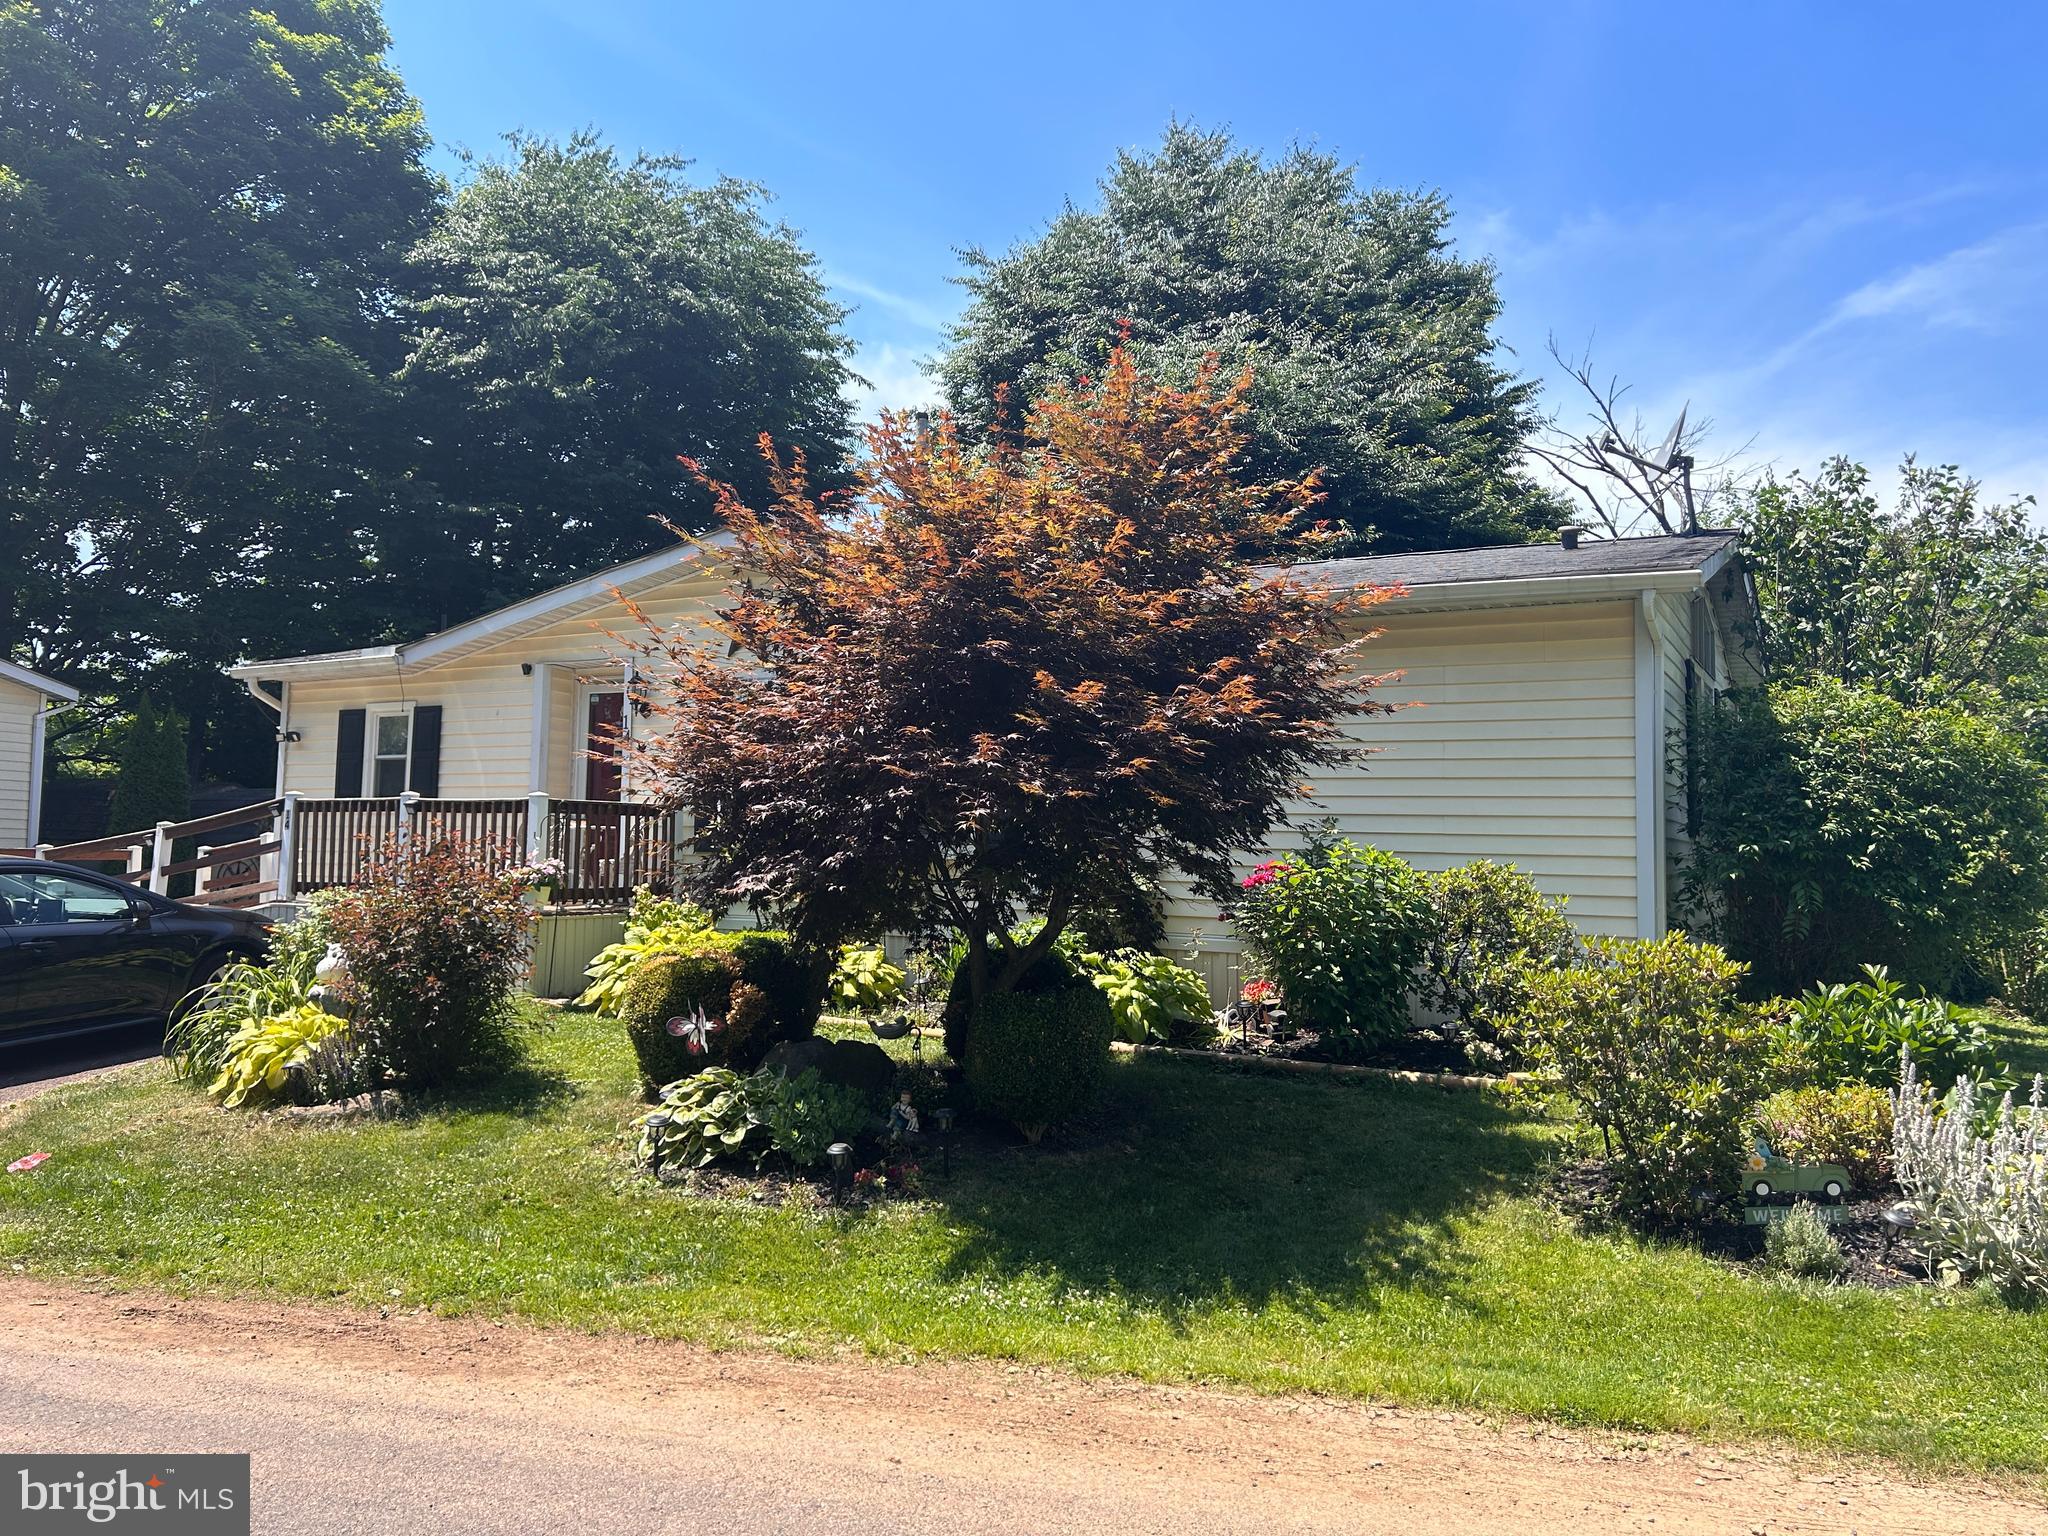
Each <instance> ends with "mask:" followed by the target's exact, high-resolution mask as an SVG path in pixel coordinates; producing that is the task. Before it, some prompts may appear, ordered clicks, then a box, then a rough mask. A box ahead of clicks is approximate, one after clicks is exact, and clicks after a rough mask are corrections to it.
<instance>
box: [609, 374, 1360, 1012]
mask: <svg viewBox="0 0 2048 1536" xmlns="http://www.w3.org/2000/svg"><path fill="white" fill-rule="evenodd" d="M1249 382H1250V380H1249V375H1247V376H1245V377H1243V378H1240V379H1238V380H1236V381H1235V382H1234V383H1229V384H1227V385H1226V384H1224V383H1222V382H1221V381H1219V380H1218V379H1217V377H1216V376H1215V370H1214V368H1213V366H1212V367H1211V368H1210V369H1208V370H1205V371H1204V372H1203V373H1202V375H1201V376H1200V377H1199V378H1198V379H1197V380H1196V382H1195V383H1194V384H1193V386H1192V387H1190V388H1187V389H1171V388H1166V387H1164V386H1160V385H1156V384H1153V383H1149V382H1147V381H1145V380H1143V379H1141V378H1140V377H1139V376H1138V374H1137V373H1136V371H1135V369H1134V368H1133V366H1132V364H1131V362H1130V360H1129V358H1128V357H1127V356H1125V354H1124V353H1123V351H1122V350H1120V349H1119V350H1118V351H1117V352H1115V353H1114V354H1113V355H1112V357H1111V359H1110V362H1109V365H1108V368H1107V370H1106V372H1105V374H1104V376H1103V377H1102V378H1101V379H1100V381H1099V382H1092V381H1088V380H1083V381H1081V384H1080V385H1079V386H1078V387H1076V388H1073V389H1069V390H1064V391H1056V392H1054V393H1053V394H1052V395H1050V396H1049V397H1048V398H1046V399H1045V400H1043V401H1042V402H1041V403H1040V404H1039V405H1038V406H1037V407H1035V408H1034V410H1033V411H1032V413H1031V416H1030V419H1029V421H1028V423H1027V424H1026V427H1027V430H1026V431H1025V432H1024V433H1022V434H1019V435H1017V437H1016V438H1015V439H1013V440H1005V441H998V442H997V443H996V444H995V445H994V446H992V447H987V448H979V449H977V448H973V447H970V446H969V445H968V444H966V443H963V442H962V441H961V440H960V438H959V437H958V436H957V435H956V433H955V431H954V429H953V426H952V423H951V422H950V420H948V419H946V418H941V419H940V420H939V421H937V422H936V423H932V424H929V425H927V424H925V423H922V422H918V421H914V420H912V419H911V418H909V417H907V416H898V415H885V416H884V417H883V419H882V422H881V424H880V425H878V426H876V427H874V428H871V429H870V430H869V432H868V457H867V459H866V460H865V462H864V463H863V465H862V466H861V468H860V470H859V473H858V476H857V483H856V484H855V486H854V487H853V489H852V491H851V492H850V493H847V494H846V495H845V496H843V497H820V496H817V495H814V494H813V492H812V491H811V490H810V488H809V487H808V486H807V484H806V480H805V474H804V465H803V463H802V461H801V459H800V458H792V459H789V460H784V459H782V458H780V457H779V456H778V455H777V454H776V453H775V451H774V449H773V447H772V445H771V444H769V443H768V442H767V441H766V440H765V439H764V440H763V443H762V451H763V453H764V454H765V455H766V456H767V457H768V459H769V461H770V464H771V467H772V469H773V473H774V486H775V491H776V494H775V498H774V500H773V501H772V503H771V504H769V505H767V506H765V507H760V508H755V507H750V506H746V505H744V504H742V503H741V502H740V501H739V499H738V498H737V497H736V496H735V495H734V494H733V493H732V491H731V490H730V489H729V488H727V487H724V486H718V485H713V486H712V489H713V491H714V492H715V493H716V494H717V496H718V499H719V505H720V511H721V513H722V515H723V518H724V522H725V526H726V527H727V528H728V529H730V530H731V532H732V533H733V535H734V536H735V538H736V542H737V548H736V550H735V551H734V560H735V565H736V569H737V572H738V574H739V575H740V576H742V577H743V578H744V579H743V580H742V581H741V582H740V584H738V585H736V586H735V587H733V588H732V589H731V592H730V595H729V601H728V602H727V604H726V605H725V606H723V607H722V608H721V610H720V612H719V616H718V619H717V622H716V624H715V625H714V628H715V630H716V632H717V634H716V639H715V640H713V641H707V640H706V638H705V636H704V635H703V634H702V632H701V630H699V631H697V632H695V633H692V632H689V631H686V630H675V631H669V632H663V631H660V630H659V629H653V630H652V633H651V638H649V639H647V640H645V641H644V642H642V643H641V649H642V655H643V659H642V661H641V663H640V667H639V676H640V679H641V681H640V684H639V688H640V695H641V702H642V703H644V704H645V705H646V707H647V709H648V711H649V712H650V713H651V714H652V715H653V716H655V717H656V719H657V721H658V722H659V725H658V728H657V730H656V731H655V732H654V733H653V734H652V735H651V737H649V739H647V740H645V741H644V742H643V743H642V744H641V745H640V746H638V747H637V748H636V749H635V751H636V755H637V765H636V768H635V777H636V781H637V782H639V783H640V784H642V785H643V786H646V787H647V788H649V789H650V790H651V791H652V793H653V794H654V796H655V797H656V798H657V799H660V800H663V801H665V802H667V803H670V804H685V805H689V806H692V807H695V808H696V810H697V813H698V819H697V822H696V827H697V831H696V835H695V852H696V853H697V855H698V856H699V857H698V859H697V860H696V861H695V862H694V867H693V868H692V870H691V872H690V874H689V876H688V879H689V881H690V883H691V884H692V886H693V887H694V890H693V894H694V895H695V896H696V897H697V898H698V899H700V900H702V901H704V902H707V903H710V904H713V905H715V906H724V905H727V904H729V903H735V902H738V903H745V904H750V905H754V906H756V907H760V908H765V909H766V910H768V911H769V912H771V913H773V914H774V915H775V916H776V917H777V918H778V919H779V920H780V921H781V922H783V923H784V924H785V925H786V926H787V927H788V928H790V929H791V930H792V932H793V934H794V936H795V937H796V938H797V939H798V940H799V941H800V942H803V943H805V944H808V945H815V946H819V947H820V948H824V947H829V946H833V945H837V944H839V943H841V942H843V941H846V940H849V939H852V938H856V937H864V936H871V935H874V934H877V933H880V932H883V931H888V930H895V931H912V932H916V931H931V930H934V929H940V928H954V929H957V930H958V931H959V932H961V933H962V934H964V935H965V936H966V943H967V962H966V964H967V974H968V977H969V987H970V993H969V996H970V997H971V999H972V1000H973V1001H975V1002H978V1001H979V1000H980V999H981V998H982V997H984V996H986V995H988V994H989V993H991V992H999V991H1002V990H1005V989H1007V988H1009V987H1011V986H1012V985H1014V984H1015V983H1016V982H1017V980H1018V979H1019V978H1020V977H1021V976H1022V975H1023V974H1024V972H1025V971H1026V970H1027V969H1028V968H1029V967H1030V965H1031V964H1032V962H1033V961H1034V960H1036V959H1037V958H1038V957H1039V956H1040V955H1042V954H1043V953H1044V952H1045V950H1046V949H1047V948H1049V947H1050V946H1051V944H1052V943H1053V941H1054V939H1055V938H1056V937H1057V936H1058V935H1059V934H1060V933H1061V932H1062V931H1063V930H1064V929H1065V928H1066V927H1067V926H1068V924H1069V923H1070V922H1071V921H1072V919H1073V917H1074V914H1075V913H1076V912H1077V911H1082V910H1087V909H1089V908H1091V907H1092V906H1094V905H1096V904H1098V903H1099V904H1105V905H1107V904H1113V903H1116V902H1118V901H1120V900H1127V899H1129V898H1130V897H1131V895H1132V893H1133V892H1134V891H1135V890H1138V889H1142V888H1149V887H1150V886H1151V885H1152V884H1153V883H1155V882H1156V881H1157V880H1158V879H1159V877H1160V876H1161V875H1162V874H1163V873H1164V872H1165V871H1167V870H1168V869H1178V870H1181V871H1183V872H1186V873H1187V874H1190V875H1192V876H1195V877H1196V878H1198V879H1201V880H1204V881H1206V882H1210V883H1216V884H1221V883H1223V882H1226V881H1227V880H1228V876H1229V869H1230V858H1231V855H1232V853H1233V852H1236V851H1239V850H1246V849H1252V848H1256V847H1259V846H1261V845H1262V843H1263V842H1264V840H1265V838H1266V836H1267V833H1268V832H1269V830H1270V829H1271V828H1272V826H1273V825H1274V824H1275V822H1276V821H1278V820H1279V819H1280V818H1281V816H1282V813H1283V806H1284V803H1285V801H1286V800H1287V799H1288V798H1289V797H1290V796H1291V795H1293V794H1295V793H1296V792H1297V791H1298V790H1299V789H1300V788H1301V779H1302V775H1303V773H1304V772H1305V770H1307V769H1309V768H1311V767H1313V766H1316V765H1319V764H1329V763H1332V762H1335V761H1337V760H1338V759H1339V758H1341V757H1343V756H1345V755H1346V754H1347V753H1348V752H1350V751H1351V750H1354V749H1353V748H1352V747H1351V746H1350V745H1349V743H1348V742H1347V741H1346V739H1345V737H1344V735H1343V733H1342V731H1341V728H1340V722H1341V720H1342V719H1343V717H1344V716H1346V715H1347V714H1353V713H1357V712H1360V711H1374V710H1381V709H1384V708H1385V707H1386V706H1385V705H1383V704H1380V703H1378V702H1376V701H1375V700H1374V699H1373V698H1372V688H1373V685H1374V684H1375V683H1376V682H1377V681H1379V679H1377V678H1373V677H1370V676H1366V675H1362V674H1361V673H1360V672H1359V670H1358V668H1357V665H1356V660H1355V658H1354V657H1353V656H1352V655H1351V654H1350V652H1351V650H1352V648H1353V647H1354V646H1356V645H1357V644H1359V643H1360V642H1361V641H1362V640H1364V639H1367V638H1370V635H1369V633H1368V632H1366V631H1365V629H1364V626H1362V625H1361V624H1359V623H1358V622H1357V619H1358V616H1359V614H1360V612H1361V610H1363V609H1364V608H1366V607H1368V606H1369V605H1370V604H1371V603H1372V602H1374V601H1376V600H1377V599H1378V598H1379V597H1380V596H1383V595H1384V594H1383V593H1380V592H1374V591H1368V592H1364V593H1357V592H1349V593H1344V592H1336V591H1332V590H1325V589H1321V588H1319V587H1317V586H1316V585H1315V584H1314V583H1312V582H1304V581H1301V580H1298V579H1290V577H1289V576H1288V574H1287V573H1286V572H1284V571H1261V570H1256V569H1254V568H1252V567H1251V566H1250V565H1249V564H1248V563H1247V562H1246V560H1245V557H1244V556H1243V554H1242V553H1241V552H1242V551H1243V550H1244V549H1246V548H1248V547H1255V546H1256V545H1258V544H1262V543H1269V542H1270V539H1271V537H1272V535H1273V534H1275V533H1276V532H1277V531H1278V530H1279V529H1280V528H1281V527H1283V526H1284V525H1286V524H1288V523H1289V522H1290V521H1291V520H1292V519H1293V518H1294V517H1295V516H1296V514H1298V512H1299V511H1300V509H1301V508H1302V507H1304V506H1306V505H1308V504H1309V503H1311V502H1313V500H1314V499H1315V496H1316V491H1315V487H1314V483H1313V478H1312V477H1311V479H1309V480H1305V481H1298V482H1291V483H1286V484H1274V485H1257V484H1251V483H1248V482H1247V479H1246V477H1245V476H1244V474H1243V472H1242V469H1241V458H1242V453H1243V450H1244V446H1245V434H1244V432H1243V430H1242V428H1241V426H1240V419H1241V417H1242V414H1243V411H1244V395H1245V390H1246V388H1247V386H1248V384H1249ZM1023 444H1028V445H1030V446H1028V447H1027V446H1021V445H1023ZM1034 914H1035V915H1038V916H1041V917H1043V918H1044V923H1043V925H1042V926H1041V927H1040V928H1039V929H1038V930H1037V933H1036V935H1035V936H1034V937H1032V938H1030V939H1029V940H1028V941H1020V940H1018V939H1016V938H1013V937H1012V931H1013V929H1014V928H1015V927H1016V925H1017V924H1018V923H1019V920H1020V919H1022V918H1024V917H1026V916H1027V915H1034Z"/></svg>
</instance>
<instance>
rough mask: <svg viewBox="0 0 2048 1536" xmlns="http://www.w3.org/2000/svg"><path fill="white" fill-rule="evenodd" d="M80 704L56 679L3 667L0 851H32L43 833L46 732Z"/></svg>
mask: <svg viewBox="0 0 2048 1536" xmlns="http://www.w3.org/2000/svg"><path fill="white" fill-rule="evenodd" d="M77 702H78V690H77V689H76V688H73V687H72V686H71V685H70V684H68V683H60V682H58V681H57V680H56V679H55V678H54V677H45V676H43V675H42V673H40V672H31V671H29V669H28V668H27V667H17V666H16V665H15V664H14V663H13V662H11V661H0V850H5V849H21V850H26V849H30V848H33V847H34V846H35V845H36V842H37V841H38V839H39V837H40V835H41V832H42V820H43V746H44V729H45V726H46V725H47V723H48V721H49V718H50V716H51V715H53V714H56V713H57V712H58V711H60V710H64V709H69V708H70V707H71V706H72V705H73V704H76V703H77Z"/></svg>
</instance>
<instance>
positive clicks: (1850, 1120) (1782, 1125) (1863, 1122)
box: [1756, 1083, 1892, 1195]
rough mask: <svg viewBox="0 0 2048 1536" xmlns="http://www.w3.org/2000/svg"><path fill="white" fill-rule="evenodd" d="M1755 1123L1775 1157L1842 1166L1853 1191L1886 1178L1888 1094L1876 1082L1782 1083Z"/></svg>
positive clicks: (1866, 1189)
mask: <svg viewBox="0 0 2048 1536" xmlns="http://www.w3.org/2000/svg"><path fill="white" fill-rule="evenodd" d="M1756 1128H1757V1131H1758V1133H1759V1134H1760V1135H1762V1136H1763V1138H1764V1139H1765V1140H1766V1141H1768V1142H1769V1143H1770V1144H1771V1150H1772V1151H1774V1152H1776V1153H1778V1154H1779V1155H1780V1156H1781V1157H1789V1158H1790V1159H1792V1161H1793V1162H1795V1163H1836V1164H1839V1165H1840V1166H1842V1167H1843V1168H1846V1169H1848V1170H1849V1177H1850V1178H1851V1179H1852V1180H1853V1181H1854V1182H1855V1185H1856V1189H1857V1191H1858V1192H1859V1193H1862V1194H1866V1195H1867V1194H1870V1193H1871V1192H1873V1191H1875V1190H1879V1189H1883V1188H1884V1187H1885V1186H1886V1185H1887V1184H1889V1183H1890V1182H1891V1179H1892V1096H1891V1095H1890V1094H1889V1093H1887V1092H1885V1090H1884V1089H1882V1088H1873V1087H1872V1086H1871V1085H1870V1084H1868V1083H1839V1084H1837V1085H1836V1086H1834V1087H1832V1088H1787V1089H1785V1090H1783V1091H1781V1092H1779V1093H1774V1094H1772V1095H1771V1097H1770V1098H1768V1099H1766V1100H1765V1101H1764V1104H1763V1107H1762V1108H1761V1109H1760V1110H1758V1111H1757V1117H1756Z"/></svg>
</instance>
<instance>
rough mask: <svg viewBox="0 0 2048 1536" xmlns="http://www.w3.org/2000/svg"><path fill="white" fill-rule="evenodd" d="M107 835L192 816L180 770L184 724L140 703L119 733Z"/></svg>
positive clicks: (187, 788)
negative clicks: (119, 743) (118, 752)
mask: <svg viewBox="0 0 2048 1536" xmlns="http://www.w3.org/2000/svg"><path fill="white" fill-rule="evenodd" d="M115 775H116V776H115V779H114V793H113V797H112V799H110V800H109V801H108V803H107V831H108V833H109V834H112V833H115V832H140V831H142V830H144V829H145V828H149V827H154V826H155V825H156V824H157V823H158V822H160V821H183V820H184V819H185V818H186V817H187V816H189V815H190V814H191V812H192V785H191V781H190V779H189V778H188V776H187V770H186V767H185V722H184V721H182V720H180V719H179V718H178V717H177V716H176V715H175V714H158V713H157V711H156V708H155V706H154V705H152V704H151V703H150V702H149V701H147V700H144V701H143V704H142V707H141V708H140V709H138V710H136V712H135V714H134V716H133V718H131V719H130V720H129V722H128V728H127V730H126V731H125V732H124V733H123V734H122V738H121V751H120V756H119V758H118V759H117V761H116V764H115Z"/></svg>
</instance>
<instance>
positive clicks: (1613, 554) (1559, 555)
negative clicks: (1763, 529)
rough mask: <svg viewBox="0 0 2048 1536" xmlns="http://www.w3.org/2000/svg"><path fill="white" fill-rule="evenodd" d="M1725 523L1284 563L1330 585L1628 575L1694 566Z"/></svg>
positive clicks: (1716, 543) (1731, 539)
mask: <svg viewBox="0 0 2048 1536" xmlns="http://www.w3.org/2000/svg"><path fill="white" fill-rule="evenodd" d="M1740 538H1741V535H1740V534H1738V533H1736V532H1735V531H1734V530H1732V529H1725V528H1709V529H1702V530H1701V531H1700V532H1698V533H1693V534H1658V535H1656V536H1655V537H1652V538H1642V539H1581V540H1580V541H1579V547H1578V548H1577V549H1566V548H1565V547H1564V546H1563V545H1562V544H1560V543H1558V542H1557V541H1556V540H1552V541H1550V542H1549V543H1547V544H1497V545H1494V546H1492V547H1490V548H1487V549H1432V550H1424V551H1421V552H1419V553H1416V554H1407V555H1366V556H1362V557H1360V558H1358V559H1355V560H1312V561H1304V562H1303V563H1301V564H1300V565H1296V566H1294V567H1292V570H1293V572H1294V574H1295V575H1296V576H1297V577H1299V578H1300V579H1302V580H1306V581H1313V582H1316V583H1317V584H1318V585H1321V584H1328V585H1331V586H1338V587H1359V586H1394V585H1397V584H1398V585H1400V586H1404V587H1437V586H1446V585H1450V584H1452V583H1456V582H1466V581H1527V580H1532V579H1534V578H1538V577H1544V576H1623V575H1627V576H1634V575H1638V574H1649V573H1653V572H1663V571H1687V570H1700V569H1702V568H1704V567H1705V566H1706V564H1707V563H1708V562H1709V561H1710V560H1712V559H1714V558H1715V557H1716V556H1717V555H1719V554H1720V553H1721V552H1722V551H1724V550H1726V549H1728V548H1729V547H1730V546H1731V545H1733V544H1736V543H1737V542H1739V541H1740Z"/></svg>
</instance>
